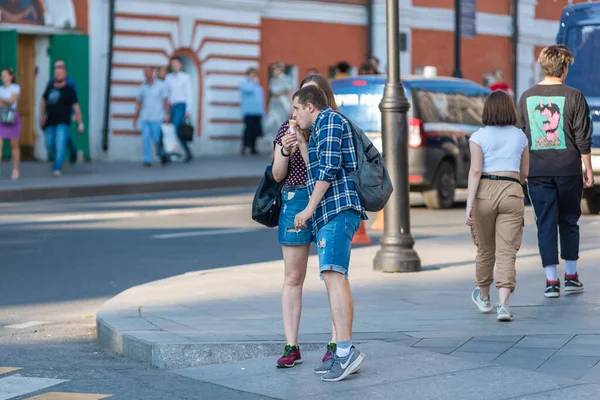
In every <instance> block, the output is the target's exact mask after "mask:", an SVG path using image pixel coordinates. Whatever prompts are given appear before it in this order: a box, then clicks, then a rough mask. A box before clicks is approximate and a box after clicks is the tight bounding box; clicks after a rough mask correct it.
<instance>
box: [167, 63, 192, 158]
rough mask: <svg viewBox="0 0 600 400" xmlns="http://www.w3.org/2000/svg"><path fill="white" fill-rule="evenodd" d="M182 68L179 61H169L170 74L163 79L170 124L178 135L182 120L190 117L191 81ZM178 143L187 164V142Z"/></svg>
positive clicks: (190, 155) (188, 151) (190, 154)
mask: <svg viewBox="0 0 600 400" xmlns="http://www.w3.org/2000/svg"><path fill="white" fill-rule="evenodd" d="M182 66H183V65H182V63H181V59H179V58H177V57H175V58H174V59H173V60H172V61H171V70H172V72H171V73H170V74H168V75H167V77H166V78H165V82H166V84H167V85H168V87H169V104H170V105H171V123H172V124H173V126H174V127H175V132H177V133H179V128H180V127H181V124H182V123H183V119H184V118H189V117H190V110H191V99H192V81H191V79H190V76H189V75H188V74H187V73H186V72H184V71H182V70H181V68H182ZM178 137H179V136H178ZM179 141H180V142H181V146H182V147H183V149H184V150H185V153H186V157H185V161H186V162H189V161H190V160H191V159H192V153H191V151H190V148H189V146H188V144H187V142H185V141H184V140H181V138H180V139H179Z"/></svg>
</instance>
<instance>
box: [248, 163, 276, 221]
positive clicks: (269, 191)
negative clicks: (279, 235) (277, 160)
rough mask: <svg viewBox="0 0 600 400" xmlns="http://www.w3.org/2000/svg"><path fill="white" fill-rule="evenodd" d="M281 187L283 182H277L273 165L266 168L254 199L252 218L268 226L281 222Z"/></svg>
mask: <svg viewBox="0 0 600 400" xmlns="http://www.w3.org/2000/svg"><path fill="white" fill-rule="evenodd" d="M281 189H283V182H277V181H276V180H275V178H274V177H273V166H272V165H269V166H268V167H267V168H266V169H265V175H264V176H263V178H262V181H261V182H260V184H259V185H258V188H257V189H256V193H255V194H254V199H253V200H252V219H253V220H254V221H256V222H258V223H259V224H261V225H264V226H266V227H267V228H274V227H276V226H277V225H278V224H279V213H280V212H281Z"/></svg>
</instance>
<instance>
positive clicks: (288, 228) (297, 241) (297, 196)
mask: <svg viewBox="0 0 600 400" xmlns="http://www.w3.org/2000/svg"><path fill="white" fill-rule="evenodd" d="M281 200H282V205H281V213H280V214H279V226H278V230H279V244H280V245H282V246H302V245H305V244H310V242H311V241H312V233H311V229H310V226H307V227H306V229H300V230H296V229H295V228H294V218H296V215H298V214H299V213H300V212H302V211H303V210H304V209H305V208H306V206H307V205H308V190H307V189H306V186H301V185H296V186H284V187H283V190H282V191H281Z"/></svg>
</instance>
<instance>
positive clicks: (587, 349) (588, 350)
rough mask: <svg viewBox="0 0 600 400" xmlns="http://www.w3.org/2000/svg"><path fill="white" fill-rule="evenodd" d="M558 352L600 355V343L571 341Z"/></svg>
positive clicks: (575, 354) (561, 353) (572, 354)
mask: <svg viewBox="0 0 600 400" xmlns="http://www.w3.org/2000/svg"><path fill="white" fill-rule="evenodd" d="M556 354H557V355H561V356H563V355H564V356H584V357H600V344H577V343H569V344H567V345H566V346H564V347H563V348H562V349H560V350H559V351H558V352H557V353H556Z"/></svg>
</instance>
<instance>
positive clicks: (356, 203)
mask: <svg viewBox="0 0 600 400" xmlns="http://www.w3.org/2000/svg"><path fill="white" fill-rule="evenodd" d="M293 100H294V119H295V120H296V122H297V124H298V126H299V127H300V128H301V129H310V139H309V143H308V173H307V176H308V179H307V187H308V193H309V195H310V200H309V203H308V206H307V207H306V209H305V210H304V211H302V212H301V213H300V214H298V215H297V216H296V218H295V221H294V224H295V227H296V228H297V229H299V228H304V227H306V225H307V224H308V223H310V224H312V231H313V237H314V238H315V241H316V242H317V247H318V249H319V270H320V273H321V278H322V279H323V280H324V281H325V286H326V287H327V294H328V296H329V307H330V310H331V317H332V319H333V324H334V326H335V330H336V333H337V349H336V354H335V355H334V357H332V358H330V359H327V360H325V361H324V362H323V363H322V364H321V365H320V366H319V367H317V368H315V373H318V374H323V375H322V377H321V379H322V380H323V381H327V382H337V381H341V380H342V379H344V378H346V377H347V376H348V375H350V374H352V373H354V372H357V371H358V369H359V368H360V364H361V363H362V361H363V359H364V354H362V353H361V352H360V351H358V350H357V349H356V348H355V347H354V346H352V320H353V319H354V303H353V300H352V293H351V291H350V283H349V282H348V267H349V264H350V251H351V247H352V245H351V242H352V237H353V236H354V234H355V233H356V231H357V230H358V228H359V225H360V223H361V221H362V220H363V219H366V215H365V213H364V209H363V207H362V205H361V203H360V200H359V197H358V193H357V191H356V189H355V186H354V182H353V181H352V179H351V178H350V176H349V175H348V174H349V173H350V172H352V171H354V170H356V169H357V168H358V163H357V158H356V149H355V147H354V143H353V141H352V135H353V134H352V128H351V126H350V122H349V121H348V120H347V119H345V118H344V117H343V116H342V115H340V114H339V113H337V112H335V111H333V110H332V109H331V108H330V107H328V106H327V97H326V96H325V93H324V92H323V91H322V90H321V89H319V88H318V87H317V86H306V87H304V88H302V89H300V90H298V91H297V92H296V93H295V94H294V96H293ZM309 221H310V222H309Z"/></svg>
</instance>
